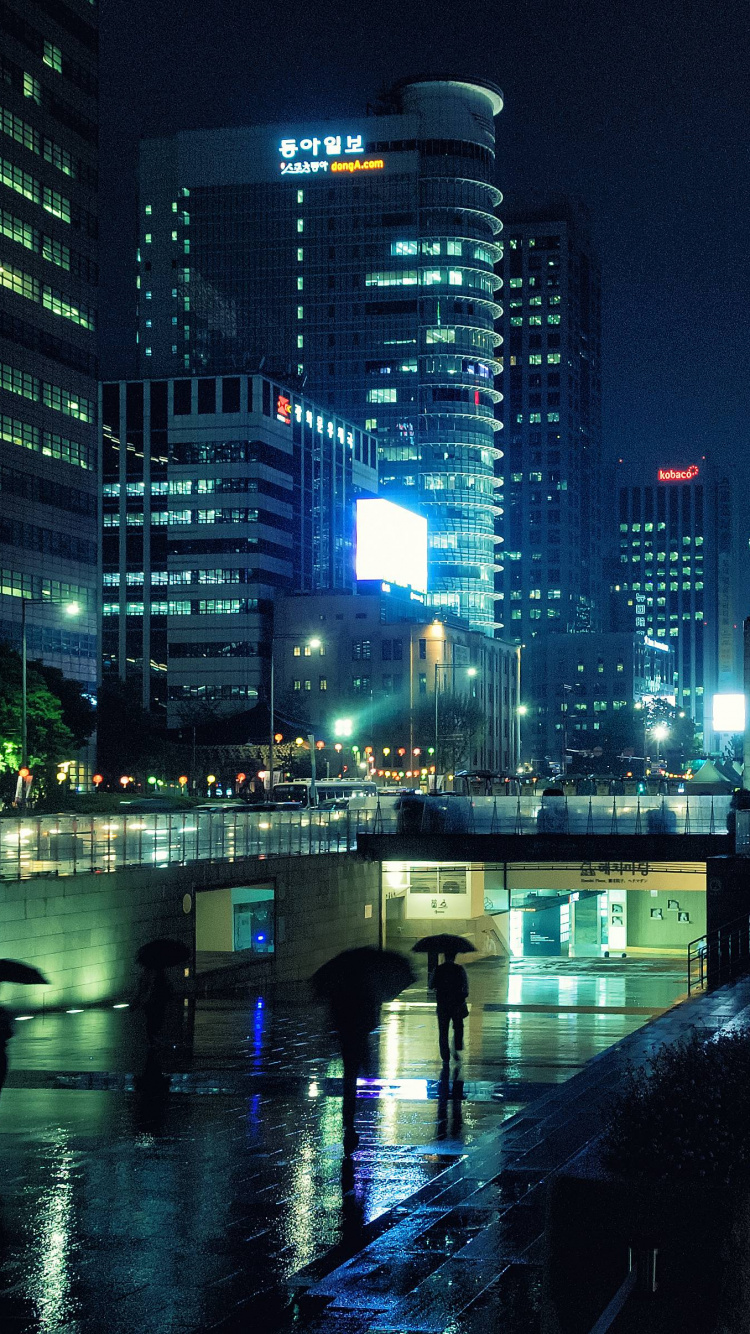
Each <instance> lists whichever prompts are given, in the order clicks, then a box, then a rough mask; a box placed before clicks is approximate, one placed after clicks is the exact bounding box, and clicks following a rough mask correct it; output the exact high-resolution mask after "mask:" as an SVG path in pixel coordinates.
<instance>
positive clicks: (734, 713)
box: [713, 695, 745, 734]
mask: <svg viewBox="0 0 750 1334" xmlns="http://www.w3.org/2000/svg"><path fill="white" fill-rule="evenodd" d="M713 729H714V731H715V732H733V733H735V734H736V733H738V732H744V730H745V696H744V695H714V716H713Z"/></svg>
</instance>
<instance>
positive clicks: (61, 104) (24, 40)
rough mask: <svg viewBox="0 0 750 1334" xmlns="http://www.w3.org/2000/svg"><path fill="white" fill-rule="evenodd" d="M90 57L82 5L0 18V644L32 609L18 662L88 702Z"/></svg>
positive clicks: (92, 260) (93, 266) (92, 466)
mask: <svg viewBox="0 0 750 1334" xmlns="http://www.w3.org/2000/svg"><path fill="white" fill-rule="evenodd" d="M97 47H98V33H97V24H96V10H95V9H94V8H93V7H92V6H91V5H90V4H87V3H84V2H83V0H56V3H54V4H50V3H41V0H40V2H39V3H37V2H36V0H24V3H21V0H7V2H6V3H4V4H3V5H2V7H0V53H1V54H0V72H1V73H2V96H1V98H0V101H1V102H2V108H1V110H2V116H1V118H0V129H1V130H2V134H0V488H1V489H2V505H1V507H0V566H1V567H2V568H1V573H0V638H1V639H3V640H4V641H6V642H9V643H11V644H13V645H14V646H15V647H16V648H20V644H21V599H22V598H27V599H30V600H31V601H32V602H33V603H34V604H36V605H34V606H33V607H32V606H30V607H28V609H27V610H28V617H27V644H28V653H29V657H30V658H41V659H43V660H44V662H46V663H47V664H49V665H51V666H54V667H57V668H59V669H60V670H61V671H63V672H64V673H65V675H66V676H69V677H73V678H75V679H77V680H78V681H81V682H83V683H85V684H86V685H87V686H88V688H89V689H90V690H91V691H92V692H93V691H94V690H95V688H96V679H97V645H96V607H97V590H98V581H99V580H98V569H97V549H98V500H97V491H98V487H97V471H96V460H97V435H96V397H97V387H96V382H97V362H96V306H97V284H98V270H97V132H98V131H97V120H98V114H97V66H98V56H97ZM45 602H46V603H48V604H49V605H47V606H44V605H42V604H43V603H45ZM66 606H67V608H68V610H71V609H72V608H74V607H77V608H78V610H77V613H76V614H75V616H68V615H66Z"/></svg>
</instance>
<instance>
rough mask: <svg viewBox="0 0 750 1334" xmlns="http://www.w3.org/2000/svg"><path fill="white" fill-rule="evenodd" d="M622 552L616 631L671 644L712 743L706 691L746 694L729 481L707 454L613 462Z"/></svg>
mask: <svg viewBox="0 0 750 1334" xmlns="http://www.w3.org/2000/svg"><path fill="white" fill-rule="evenodd" d="M616 499H617V515H618V520H619V553H618V556H617V558H616V568H615V572H614V573H613V578H612V581H611V607H612V628H613V629H617V630H639V631H641V632H643V633H645V634H647V635H649V636H650V637H651V638H653V639H656V640H661V641H664V642H665V643H668V644H671V645H672V646H673V647H674V650H675V670H676V673H677V704H678V707H679V708H680V709H684V710H685V712H686V713H689V715H690V716H691V717H692V718H693V719H694V721H695V723H696V725H697V727H698V728H699V730H701V731H702V732H703V743H704V746H705V747H706V748H707V749H710V748H711V747H712V741H713V737H712V731H711V708H710V706H711V697H712V696H713V694H715V693H732V692H733V691H741V690H742V666H741V662H742V653H741V642H740V641H741V624H740V623H739V618H738V616H737V615H736V606H737V593H738V588H737V553H738V544H737V542H736V540H735V537H736V534H735V516H734V513H733V506H732V483H731V480H730V479H729V477H726V476H720V475H719V476H717V475H713V474H712V470H711V468H710V465H707V464H706V463H705V462H704V461H703V460H701V462H700V463H693V464H689V465H687V466H679V467H668V466H665V467H660V468H655V469H654V472H653V475H652V477H651V478H649V479H648V480H644V479H643V475H642V470H639V471H638V473H637V474H633V473H631V472H630V470H629V468H628V465H627V463H620V464H618V465H617V473H616Z"/></svg>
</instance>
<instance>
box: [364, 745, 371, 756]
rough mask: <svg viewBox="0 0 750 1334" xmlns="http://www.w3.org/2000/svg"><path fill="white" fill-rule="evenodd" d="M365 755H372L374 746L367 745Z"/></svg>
mask: <svg viewBox="0 0 750 1334" xmlns="http://www.w3.org/2000/svg"><path fill="white" fill-rule="evenodd" d="M365 755H372V746H365Z"/></svg>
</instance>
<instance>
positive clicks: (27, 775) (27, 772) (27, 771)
mask: <svg viewBox="0 0 750 1334" xmlns="http://www.w3.org/2000/svg"><path fill="white" fill-rule="evenodd" d="M18 772H19V774H20V775H21V777H22V778H31V770H30V769H25V768H24V769H19V770H18Z"/></svg>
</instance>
